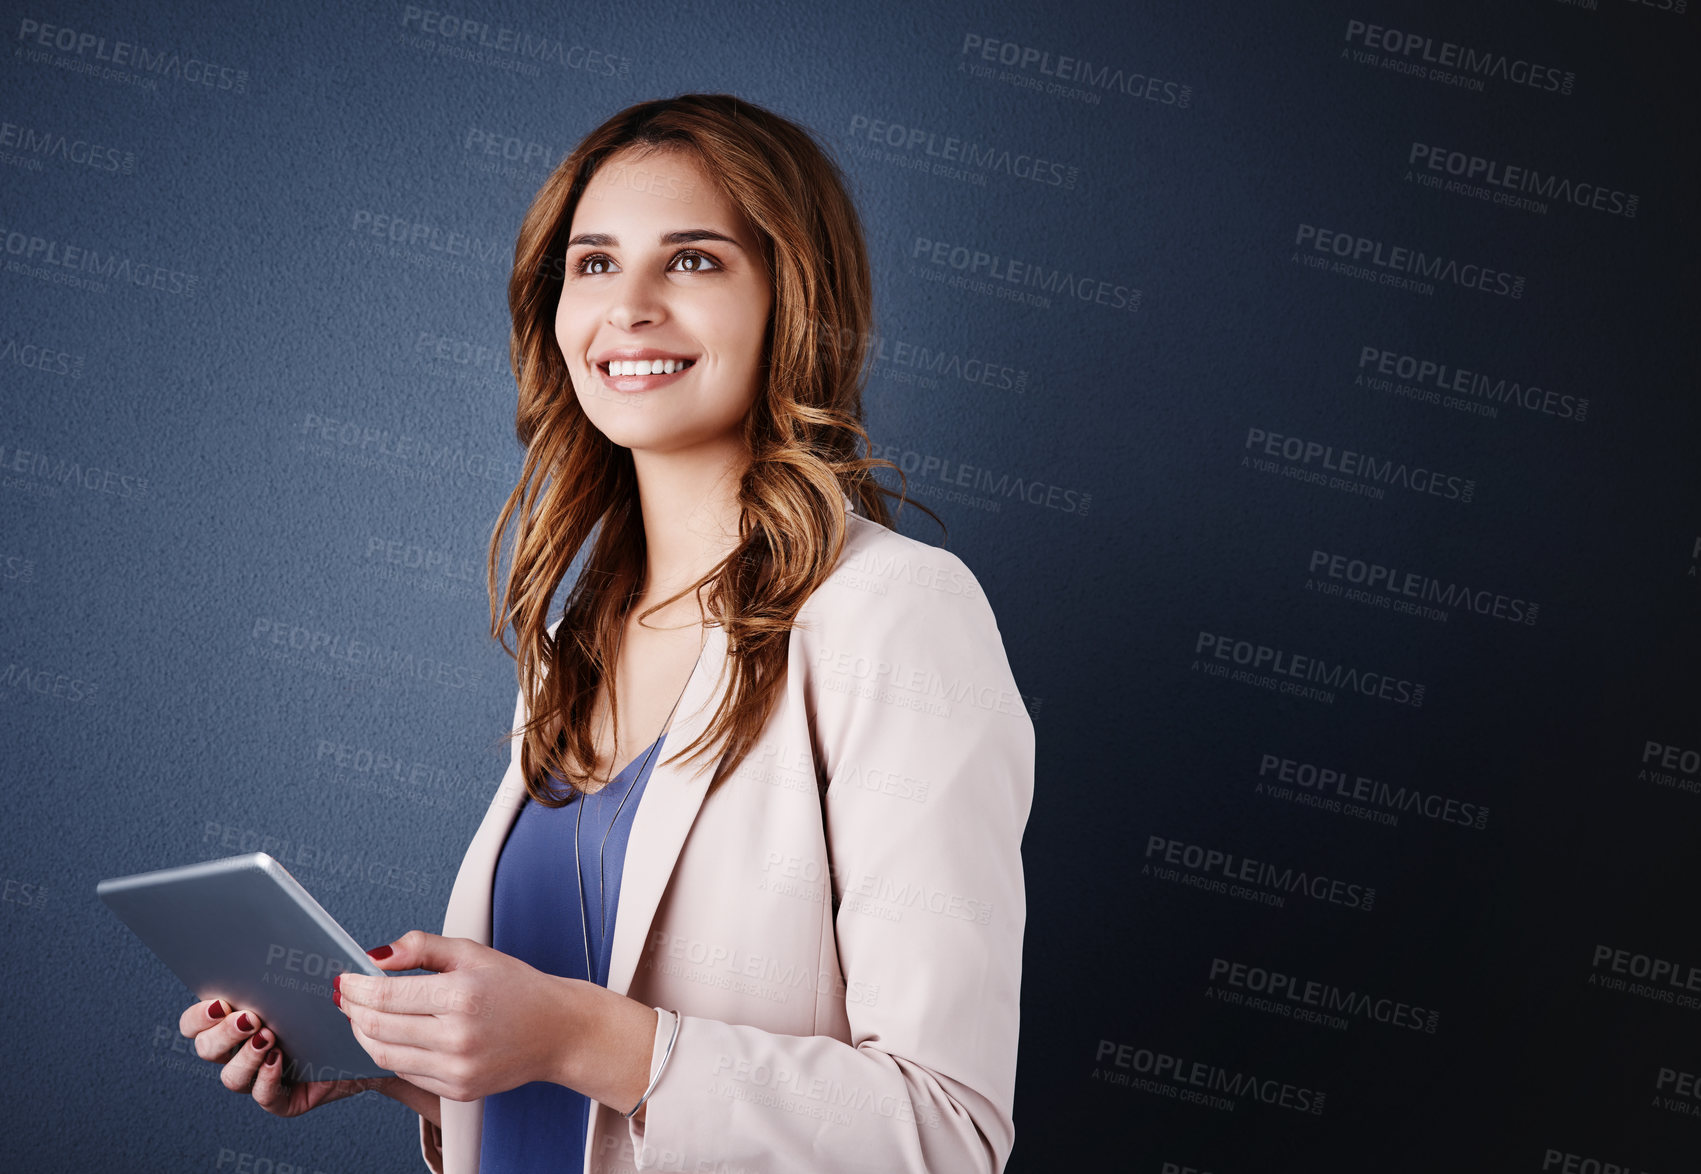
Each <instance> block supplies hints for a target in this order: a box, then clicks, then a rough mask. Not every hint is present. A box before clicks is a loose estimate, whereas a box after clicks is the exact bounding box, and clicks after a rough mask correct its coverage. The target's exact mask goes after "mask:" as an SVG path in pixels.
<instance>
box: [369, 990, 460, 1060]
mask: <svg viewBox="0 0 1701 1174" xmlns="http://www.w3.org/2000/svg"><path fill="white" fill-rule="evenodd" d="M343 1013H344V1014H345V1015H347V1016H348V1021H349V1026H350V1027H352V1028H353V1029H354V1032H355V1038H356V1039H366V1040H371V1041H372V1042H374V1043H384V1044H402V1045H405V1046H408V1047H415V1048H421V1049H424V1050H425V1051H429V1052H453V1051H458V1050H459V1049H460V1048H461V1047H462V1045H464V1044H465V1043H466V1034H465V1032H464V1030H463V1029H462V1028H461V1027H459V1026H457V1025H455V1024H454V1023H453V1021H446V1020H443V1019H439V1018H438V1017H436V1016H434V1015H406V1014H395V1013H393V1012H389V1011H375V1010H373V1009H372V1008H370V1007H360V1006H351V1007H345V1008H343ZM385 1067H389V1066H388V1065H385ZM391 1070H392V1071H394V1069H391Z"/></svg>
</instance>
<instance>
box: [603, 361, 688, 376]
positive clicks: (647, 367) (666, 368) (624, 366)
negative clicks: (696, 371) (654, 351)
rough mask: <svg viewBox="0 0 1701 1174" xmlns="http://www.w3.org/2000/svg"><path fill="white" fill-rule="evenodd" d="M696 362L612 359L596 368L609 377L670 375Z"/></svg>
mask: <svg viewBox="0 0 1701 1174" xmlns="http://www.w3.org/2000/svg"><path fill="white" fill-rule="evenodd" d="M696 364H697V360H696V359H613V360H610V361H609V362H606V363H598V364H597V370H599V371H601V372H602V373H603V374H604V375H607V376H609V377H611V378H615V379H622V378H626V379H629V378H631V377H632V376H634V375H672V374H675V373H676V372H679V371H684V370H686V369H688V368H690V367H694V366H696Z"/></svg>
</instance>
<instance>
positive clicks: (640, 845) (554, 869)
mask: <svg viewBox="0 0 1701 1174" xmlns="http://www.w3.org/2000/svg"><path fill="white" fill-rule="evenodd" d="M870 288H871V283H870V279H869V267H868V260H867V254H866V249H865V246H864V243H863V238H862V233H861V229H860V226H859V223H858V219H857V216H856V212H855V209H854V207H853V205H852V203H851V200H850V198H849V197H848V195H847V194H846V190H845V185H844V182H843V179H842V177H841V175H840V174H839V172H838V170H837V169H836V168H835V167H834V166H833V164H832V163H831V162H830V161H829V160H828V159H827V157H826V156H825V155H824V154H823V152H822V151H821V150H820V148H819V147H818V146H817V145H816V143H815V142H814V141H813V140H812V138H811V137H810V135H809V134H808V132H807V131H805V130H804V129H803V128H801V127H799V126H797V125H796V124H794V123H792V122H790V121H788V120H786V119H783V118H780V117H778V116H777V115H774V114H772V113H770V112H768V111H766V110H763V109H761V108H759V107H756V106H753V105H751V104H749V103H746V102H743V101H740V100H739V99H736V98H733V97H730V96H727V95H696V94H692V95H685V96H682V97H678V98H674V99H670V100H666V101H655V102H646V103H642V104H640V105H637V106H633V107H631V108H630V109H628V110H624V111H622V112H621V113H619V114H617V115H616V116H614V117H613V118H612V119H610V120H609V121H608V122H607V123H605V124H604V125H602V126H600V127H598V128H597V129H596V130H595V131H593V132H592V133H591V134H590V135H589V136H588V137H587V138H586V139H585V140H584V142H582V143H581V144H580V145H579V146H578V148H577V149H576V150H575V151H574V152H573V153H572V154H571V155H570V156H569V157H568V158H567V159H566V160H565V161H564V162H563V163H562V164H561V166H560V167H559V168H558V169H557V170H556V172H555V173H554V174H553V175H552V176H551V177H550V179H549V180H548V182H547V183H545V185H544V187H543V189H542V190H541V191H540V192H539V194H538V196H537V198H536V200H535V201H534V203H533V204H532V207H531V209H530V211H529V212H528V214H527V216H526V219H525V222H524V224H523V226H522V228H521V231H520V238H519V244H518V247H517V249H516V252H515V265H514V273H513V277H512V279H511V281H510V283H509V304H510V307H511V310H512V313H513V335H512V359H513V365H514V370H515V375H516V378H517V380H518V383H519V389H520V395H519V411H518V417H517V431H518V435H519V438H520V441H521V443H522V444H524V445H525V448H526V459H525V466H524V470H523V472H522V475H521V479H520V483H519V485H518V486H517V487H516V488H515V490H514V492H513V494H512V496H511V497H510V498H509V500H508V503H507V506H506V507H505V508H504V510H503V513H502V517H501V519H500V521H499V522H498V524H497V527H496V533H495V535H494V536H493V539H492V545H491V553H490V589H491V600H492V608H491V616H492V631H493V634H495V635H496V636H497V638H498V639H500V640H502V641H503V644H504V647H507V641H506V638H505V637H506V634H507V633H508V631H509V630H510V629H511V630H512V632H513V635H514V641H515V646H514V648H513V649H512V650H511V651H512V652H513V654H514V656H515V658H516V662H517V666H518V676H519V683H520V692H519V697H518V700H517V703H516V709H515V729H516V730H517V731H519V736H518V737H517V738H516V739H515V741H514V744H513V750H512V753H511V755H510V761H509V766H508V770H507V773H506V775H505V777H504V778H503V780H502V784H501V786H500V787H499V789H498V791H497V794H496V796H495V799H494V800H493V802H492V803H491V806H490V808H489V810H488V812H487V813H486V815H485V818H484V821H483V823H482V825H481V826H480V827H479V829H478V831H477V832H476V834H475V835H474V836H473V839H472V842H471V845H470V846H469V848H468V850H467V853H466V856H465V858H464V860H463V861H462V864H461V868H460V872H459V875H458V877H457V879H456V882H455V886H454V890H453V892H452V893H451V895H450V898H449V904H448V910H447V914H446V916H445V919H444V925H443V933H442V934H441V935H437V934H430V933H426V932H423V931H420V930H414V931H412V932H410V933H408V934H405V935H404V936H402V937H401V938H400V939H398V940H397V941H394V942H392V943H390V944H388V945H385V946H380V947H378V948H376V949H375V950H374V951H372V953H373V956H374V957H375V958H377V959H378V960H379V964H380V965H381V966H383V967H384V968H386V969H390V970H409V969H415V968H418V969H424V970H427V971H431V972H433V973H430V974H425V975H415V976H397V977H392V978H385V979H377V978H370V977H365V976H357V975H346V976H343V978H342V979H341V981H340V986H339V995H338V998H339V1001H340V1005H341V1007H342V1009H343V1011H344V1012H345V1013H346V1014H347V1015H348V1017H349V1020H350V1023H351V1026H352V1030H353V1031H354V1033H355V1036H356V1038H357V1039H358V1040H359V1041H360V1042H361V1044H362V1045H363V1046H364V1047H365V1048H366V1050H367V1051H368V1052H369V1053H370V1054H371V1055H372V1058H373V1059H374V1061H376V1062H377V1063H378V1064H380V1065H381V1066H383V1067H385V1068H387V1069H389V1070H390V1071H393V1072H395V1073H397V1074H398V1075H396V1076H395V1077H392V1078H387V1079H384V1080H378V1081H321V1082H314V1083H310V1084H300V1085H291V1084H288V1083H287V1082H285V1081H284V1080H283V1079H282V1077H281V1071H282V1064H281V1063H280V1059H279V1048H278V1045H279V1043H280V1041H277V1040H274V1039H273V1038H272V1037H271V1033H270V1032H269V1031H267V1029H266V1028H265V1025H264V1024H262V1023H261V1022H260V1021H259V1019H258V1017H257V1016H256V1015H255V1014H254V1013H253V1012H252V1011H251V1010H243V1009H233V1008H227V1007H224V1006H223V1005H221V1004H216V1003H215V1004H208V1003H205V1002H202V1003H196V1004H195V1005H193V1006H191V1007H190V1008H189V1009H188V1010H187V1011H185V1012H184V1015H183V1021H182V1030H183V1032H184V1033H185V1034H186V1035H193V1036H195V1037H196V1048H197V1052H198V1054H199V1055H201V1056H203V1057H205V1058H207V1059H209V1060H214V1061H217V1062H219V1063H222V1064H223V1065H224V1072H223V1080H224V1083H225V1085H226V1086H227V1087H229V1088H232V1089H235V1090H237V1091H241V1092H245V1093H249V1094H251V1095H252V1096H253V1098H254V1099H255V1100H257V1101H258V1102H259V1103H260V1104H261V1106H262V1107H264V1108H266V1109H267V1110H268V1111H270V1112H272V1113H276V1114H278V1115H282V1116H293V1115H295V1114H297V1113H301V1112H304V1111H306V1110H307V1109H309V1108H312V1107H315V1106H316V1105H318V1104H322V1103H325V1102H327V1101H330V1100H334V1099H338V1098H340V1097H344V1096H348V1095H352V1094H353V1093H356V1092H360V1091H364V1090H366V1089H369V1088H373V1089H377V1090H378V1091H381V1092H384V1093H385V1094H387V1095H389V1096H391V1097H394V1098H395V1099H397V1100H399V1101H401V1102H403V1103H404V1104H407V1105H409V1106H410V1107H412V1108H414V1109H415V1110H417V1111H418V1113H419V1115H420V1130H421V1144H422V1149H423V1153H424V1157H425V1160H426V1162H427V1164H428V1165H429V1166H430V1168H431V1169H432V1170H435V1171H439V1172H443V1174H472V1172H473V1171H480V1172H482V1174H496V1172H497V1171H520V1170H526V1171H541V1170H545V1169H548V1170H565V1169H581V1168H582V1169H583V1170H585V1171H596V1170H610V1171H613V1170H628V1169H648V1168H659V1169H665V1170H726V1171H738V1170H744V1171H769V1170H772V1171H788V1172H790V1171H802V1170H808V1171H812V1172H815V1174H830V1172H833V1171H852V1170H857V1171H870V1170H877V1171H882V1172H887V1174H897V1172H900V1171H913V1172H915V1174H922V1172H924V1171H925V1172H928V1174H946V1172H950V1171H993V1172H996V1171H999V1170H1001V1169H1002V1168H1003V1166H1004V1164H1005V1162H1006V1160H1007V1159H1008V1157H1009V1154H1010V1150H1011V1147H1012V1145H1013V1142H1014V1124H1013V1120H1012V1100H1013V1096H1014V1091H1015V1075H1016V1045H1017V1025H1018V1002H1019V993H1020V986H1021V961H1022V957H1021V951H1022V932H1023V927H1024V923H1025V918H1026V901H1025V897H1024V889H1023V879H1022V861H1021V837H1022V831H1023V828H1024V826H1025V825H1026V821H1027V817H1028V812H1029V807H1030V803H1031V800H1032V792H1033V770H1034V741H1033V726H1032V724H1031V722H1030V721H1029V719H1028V716H1027V712H1026V710H1025V709H1024V707H1023V705H1022V702H1021V698H1020V696H1019V694H1018V693H1017V691H1016V686H1015V683H1014V681H1013V679H1012V677H1011V673H1010V668H1009V665H1008V663H1007V660H1006V658H1005V654H1004V648H1003V643H1002V640H1001V638H1000V635H999V631H998V626H997V623H996V621H995V619H994V617H993V613H992V610H991V608H990V607H989V606H988V603H987V601H986V598H985V597H984V595H983V594H982V593H981V591H980V589H979V585H978V583H977V582H976V580H975V577H974V576H973V574H971V573H970V571H969V570H968V568H967V567H966V566H964V564H963V563H962V561H961V560H959V559H958V558H957V557H956V556H954V555H952V554H950V553H948V552H946V551H944V550H941V549H938V548H935V547H932V546H928V545H925V544H923V543H919V542H916V541H914V540H912V539H909V538H905V537H903V536H901V535H899V534H898V533H896V532H895V531H894V530H893V529H892V528H891V520H890V517H889V515H888V513H887V510H886V506H885V502H884V500H883V498H882V494H887V495H892V494H890V491H888V490H886V489H884V488H883V487H881V486H879V485H878V484H877V483H876V482H875V481H874V480H873V479H872V477H871V476H870V472H869V471H870V469H871V468H873V467H875V466H876V465H879V464H881V463H882V462H878V461H874V460H870V459H867V458H862V457H859V456H858V455H857V454H858V452H859V451H860V447H861V446H862V445H865V444H866V442H867V436H866V434H865V432H864V431H863V427H862V422H861V417H862V406H861V385H862V382H863V379H864V378H865V370H864V363H865V359H866V354H867V348H866V342H867V339H868V337H869V328H870V322H871V309H870ZM892 496H899V495H892ZM510 528H511V529H512V531H513V540H512V554H511V560H510V566H509V568H508V576H507V580H506V583H505V585H504V587H503V589H502V590H501V591H500V592H499V591H498V588H497V578H498V576H497V572H498V567H499V555H500V552H501V550H502V544H503V539H504V536H505V534H506V533H507V532H508V531H509V530H510ZM581 557H582V558H583V563H582V567H581V569H580V570H579V571H578V573H577V577H576V578H575V579H574V581H573V585H572V588H571V591H570V594H569V596H568V598H567V601H566V608H565V614H564V615H563V616H562V618H561V619H560V620H559V621H558V622H557V623H556V624H553V625H550V624H548V623H547V617H548V613H549V608H550V603H551V600H552V598H553V596H554V595H555V594H556V591H557V588H558V587H559V586H560V585H561V584H562V582H563V581H564V580H565V579H566V577H567V575H568V573H569V570H570V568H571V566H572V564H574V562H575V561H576V560H578V559H580V558H581ZM281 1043H282V1045H283V1046H287V1041H281Z"/></svg>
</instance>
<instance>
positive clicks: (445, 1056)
mask: <svg viewBox="0 0 1701 1174" xmlns="http://www.w3.org/2000/svg"><path fill="white" fill-rule="evenodd" d="M367 952H368V953H369V954H371V955H372V958H373V961H375V962H376V963H377V964H378V965H379V966H380V967H382V968H383V969H385V970H413V969H421V970H433V971H436V972H437V973H435V974H420V975H399V976H397V977H394V978H374V977H372V976H371V975H363V974H342V975H338V976H337V980H336V990H337V992H338V993H337V994H336V995H334V996H333V997H334V998H337V1000H338V1005H339V1006H340V1007H341V1008H342V1010H343V1014H345V1015H347V1016H348V1019H349V1023H350V1025H352V1026H353V1028H354V1038H355V1039H357V1040H359V1041H360V1046H361V1047H363V1048H365V1049H366V1052H367V1054H368V1055H369V1056H371V1057H372V1061H373V1063H375V1064H378V1065H380V1066H382V1067H384V1068H388V1069H389V1070H390V1071H392V1072H395V1073H397V1074H398V1075H401V1076H405V1077H407V1079H408V1080H410V1081H412V1082H413V1083H414V1084H417V1085H419V1086H420V1087H421V1088H423V1089H425V1090H426V1091H428V1092H434V1093H436V1094H438V1095H439V1096H443V1097H447V1098H448V1099H449V1100H452V1101H470V1100H474V1099H476V1098H478V1097H482V1096H487V1095H489V1094H491V1093H497V1092H504V1091H506V1090H508V1089H511V1088H517V1087H519V1086H520V1085H522V1084H526V1083H528V1082H530V1081H534V1080H552V1081H556V1082H557V1083H562V1066H563V1057H565V1056H568V1055H571V1054H572V1052H573V1049H574V1048H575V1046H576V1045H577V1043H578V1042H579V1041H578V1039H577V1037H578V1036H579V1035H580V1033H581V1030H582V1028H583V1027H584V1024H583V1023H582V1022H581V1018H582V1017H581V1015H580V1014H579V1013H578V1009H579V1005H578V1004H576V1003H575V1000H574V991H573V989H572V980H571V979H566V978H562V977H560V976H558V975H553V974H545V973H544V972H543V971H541V970H537V969H535V968H533V967H531V966H528V965H526V964H525V963H524V962H522V961H520V960H519V959H518V958H514V957H512V956H510V955H508V954H504V953H502V952H501V951H499V950H493V949H491V948H490V947H489V946H484V945H480V944H479V943H478V942H475V941H473V940H471V939H470V938H446V937H441V936H439V935H438V934H431V933H426V932H424V931H423V930H417V929H416V930H411V931H409V932H408V933H406V934H403V935H402V937H400V938H399V939H397V940H396V941H395V942H392V943H391V944H390V945H388V946H379V947H377V948H375V949H373V950H369V951H367Z"/></svg>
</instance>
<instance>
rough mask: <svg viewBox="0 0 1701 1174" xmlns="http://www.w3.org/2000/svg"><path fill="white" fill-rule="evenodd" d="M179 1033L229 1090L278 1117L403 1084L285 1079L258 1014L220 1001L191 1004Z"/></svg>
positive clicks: (280, 1060) (391, 1093) (272, 1040)
mask: <svg viewBox="0 0 1701 1174" xmlns="http://www.w3.org/2000/svg"><path fill="white" fill-rule="evenodd" d="M177 1028H178V1031H180V1032H181V1033H182V1034H183V1035H186V1036H188V1037H189V1038H191V1039H193V1040H194V1041H195V1054H196V1055H197V1056H199V1057H201V1059H203V1060H210V1061H212V1062H213V1063H215V1064H223V1065H224V1071H223V1072H222V1073H221V1074H220V1077H219V1079H220V1080H221V1081H222V1082H223V1084H224V1086H225V1087H226V1088H228V1089H230V1090H231V1091H232V1092H240V1093H249V1094H252V1095H253V1097H254V1100H255V1101H257V1102H258V1103H259V1105H260V1107H261V1108H262V1109H264V1110H266V1112H268V1113H271V1114H272V1115H273V1116H275V1117H299V1116H300V1115H301V1114H303V1113H305V1112H307V1110H309V1109H317V1108H318V1107H319V1106H320V1105H324V1104H329V1103H330V1102H331V1101H340V1100H342V1099H343V1098H344V1097H352V1096H355V1095H357V1094H359V1093H363V1092H366V1091H368V1090H371V1089H376V1090H378V1091H379V1092H382V1093H385V1094H386V1095H389V1096H395V1095H396V1092H395V1091H394V1090H393V1089H392V1088H391V1087H390V1086H391V1085H392V1084H393V1082H395V1081H398V1080H400V1079H401V1077H398V1076H377V1077H370V1078H367V1079H364V1080H314V1081H309V1082H307V1083H306V1084H296V1083H293V1082H291V1081H288V1080H285V1079H284V1075H283V1073H284V1057H283V1053H282V1051H280V1050H279V1049H278V1047H277V1046H276V1043H277V1040H276V1037H275V1036H274V1035H273V1034H272V1032H271V1031H270V1029H268V1028H267V1027H266V1025H265V1024H264V1023H262V1022H261V1021H260V1017H259V1015H257V1014H256V1013H255V1012H253V1011H249V1010H245V1009H242V1008H239V1007H231V1006H229V1005H228V1004H226V1003H224V1002H222V1001H220V1000H218V999H209V1000H207V1001H205V1002H201V1003H194V1004H191V1005H190V1007H189V1009H188V1010H186V1011H184V1012H183V1015H182V1017H181V1018H180V1019H179V1020H178V1023H177ZM397 1099H398V1100H399V1099H401V1098H400V1097H397Z"/></svg>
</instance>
